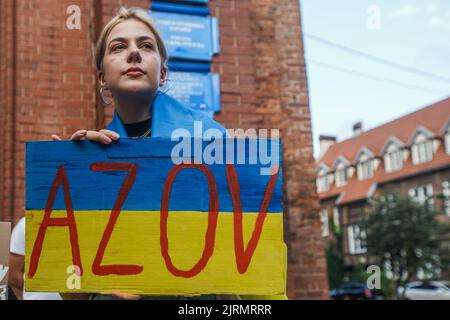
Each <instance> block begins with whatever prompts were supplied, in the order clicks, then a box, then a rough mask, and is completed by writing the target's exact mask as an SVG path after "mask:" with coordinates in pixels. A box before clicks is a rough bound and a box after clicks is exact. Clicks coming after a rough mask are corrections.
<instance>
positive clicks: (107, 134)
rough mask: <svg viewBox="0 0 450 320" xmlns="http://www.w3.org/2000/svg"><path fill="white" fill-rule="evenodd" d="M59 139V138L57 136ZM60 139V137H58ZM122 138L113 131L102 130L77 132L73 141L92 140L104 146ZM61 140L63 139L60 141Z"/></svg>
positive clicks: (73, 136)
mask: <svg viewBox="0 0 450 320" xmlns="http://www.w3.org/2000/svg"><path fill="white" fill-rule="evenodd" d="M52 137H53V136H52ZM55 137H57V136H55ZM58 138H59V137H58ZM119 138H120V136H119V135H118V134H117V133H116V132H114V131H111V130H106V129H102V130H100V131H90V130H78V131H77V132H75V133H74V134H73V135H72V137H71V138H70V139H71V140H74V141H79V140H91V141H96V142H100V143H104V144H110V143H111V142H113V141H117V140H118V139H119ZM59 140H61V139H59Z"/></svg>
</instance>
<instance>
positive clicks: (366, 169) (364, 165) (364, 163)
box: [357, 150, 374, 180]
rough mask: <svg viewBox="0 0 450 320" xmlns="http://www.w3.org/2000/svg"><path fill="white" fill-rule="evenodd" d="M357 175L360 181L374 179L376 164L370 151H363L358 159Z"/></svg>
mask: <svg viewBox="0 0 450 320" xmlns="http://www.w3.org/2000/svg"><path fill="white" fill-rule="evenodd" d="M357 163H358V164H357V173H358V179H359V180H366V179H370V178H372V177H373V173H374V163H373V159H372V155H371V154H370V153H369V151H368V150H362V151H360V152H359V156H358V157H357Z"/></svg>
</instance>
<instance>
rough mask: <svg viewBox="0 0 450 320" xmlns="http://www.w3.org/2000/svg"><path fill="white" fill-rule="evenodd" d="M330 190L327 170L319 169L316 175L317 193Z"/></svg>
mask: <svg viewBox="0 0 450 320" xmlns="http://www.w3.org/2000/svg"><path fill="white" fill-rule="evenodd" d="M329 189H330V178H329V176H328V170H327V169H326V168H324V167H321V168H320V169H319V172H318V174H317V192H325V191H328V190H329Z"/></svg>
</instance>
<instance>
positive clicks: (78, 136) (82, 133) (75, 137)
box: [70, 130, 87, 140]
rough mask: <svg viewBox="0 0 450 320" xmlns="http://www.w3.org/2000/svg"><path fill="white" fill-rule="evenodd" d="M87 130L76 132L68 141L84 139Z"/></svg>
mask: <svg viewBox="0 0 450 320" xmlns="http://www.w3.org/2000/svg"><path fill="white" fill-rule="evenodd" d="M86 134H87V130H78V131H77V132H75V133H74V134H73V135H72V137H70V140H82V139H83V138H85V137H86Z"/></svg>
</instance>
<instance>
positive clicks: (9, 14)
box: [0, 0, 328, 299]
mask: <svg viewBox="0 0 450 320" xmlns="http://www.w3.org/2000/svg"><path fill="white" fill-rule="evenodd" d="M70 5H77V6H79V7H80V9H81V29H79V30H76V29H75V30H69V29H68V28H66V19H67V16H68V15H67V12H66V11H67V8H68V7H69V6H70ZM120 5H127V6H139V7H142V8H146V9H149V8H150V5H151V1H148V0H45V1H41V0H39V1H38V0H15V1H13V0H2V1H1V2H0V50H1V52H2V54H1V56H0V110H1V113H0V124H1V125H0V137H1V140H2V144H1V146H0V148H1V149H0V220H5V221H13V222H17V221H18V219H19V218H20V217H21V216H23V214H24V205H25V192H24V191H25V167H24V159H25V148H24V146H25V144H24V143H25V142H26V141H28V140H49V137H50V135H51V134H58V135H60V136H62V137H64V138H68V137H69V136H70V135H71V133H73V132H74V131H75V130H77V129H79V128H102V127H103V126H104V125H105V124H106V123H109V121H110V120H111V116H112V113H113V108H112V107H108V108H105V107H103V105H102V104H101V101H100V97H99V94H98V89H99V88H98V85H97V84H96V76H95V68H94V63H93V59H92V51H93V45H94V44H95V41H96V39H97V37H98V35H99V33H100V31H101V28H102V27H103V25H104V24H105V23H106V21H108V19H109V18H110V17H112V16H113V15H114V13H115V12H116V11H117V9H118V8H119V6H120ZM209 7H210V12H211V15H213V16H216V17H218V19H219V25H220V28H219V29H220V47H221V53H220V55H219V56H217V57H215V58H214V60H213V65H212V71H213V72H216V73H219V74H220V77H221V105H222V111H221V112H220V113H219V114H217V115H216V119H217V120H218V121H220V122H221V123H223V124H224V125H225V126H226V127H227V128H230V129H232V128H243V129H247V128H255V129H259V128H267V129H270V128H279V129H280V133H281V137H282V139H283V146H284V154H283V165H284V168H283V169H284V171H283V173H284V177H283V179H284V193H285V239H286V243H287V244H288V248H289V249H288V250H289V251H288V252H289V261H288V296H289V297H290V298H295V299H313V298H316V299H320V298H327V297H328V284H327V278H326V263H325V257H324V254H323V243H322V241H323V239H322V238H321V236H320V221H319V219H318V215H317V212H318V210H319V201H318V197H317V193H316V188H315V172H314V167H315V164H314V159H313V149H312V133H311V119H310V117H311V116H310V111H309V97H308V89H307V78H306V71H305V61H304V55H303V42H302V33H301V31H302V27H301V21H300V10H299V3H298V1H297V0H211V1H210V2H209Z"/></svg>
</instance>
